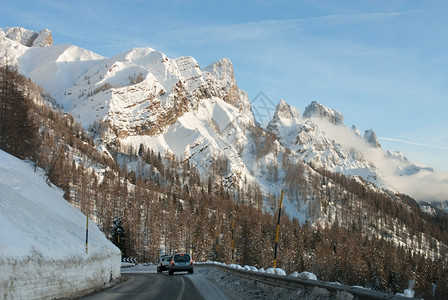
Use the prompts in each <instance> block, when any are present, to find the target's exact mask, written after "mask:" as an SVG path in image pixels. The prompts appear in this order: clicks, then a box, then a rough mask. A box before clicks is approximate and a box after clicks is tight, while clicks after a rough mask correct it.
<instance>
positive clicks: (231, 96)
mask: <svg viewBox="0 0 448 300" xmlns="http://www.w3.org/2000/svg"><path fill="white" fill-rule="evenodd" d="M203 76H204V79H205V80H206V81H207V83H208V86H209V89H210V93H211V94H212V95H213V96H215V97H218V98H220V99H223V100H224V101H226V102H227V103H229V104H230V105H232V106H234V107H236V108H238V109H239V110H240V111H242V112H244V113H250V114H251V112H250V102H249V98H248V96H247V94H246V92H245V91H242V90H240V89H239V88H238V85H237V83H236V80H235V76H234V72H233V64H232V62H231V61H230V59H228V58H223V59H220V60H218V61H217V62H215V63H213V64H211V65H209V66H207V67H205V68H203Z"/></svg>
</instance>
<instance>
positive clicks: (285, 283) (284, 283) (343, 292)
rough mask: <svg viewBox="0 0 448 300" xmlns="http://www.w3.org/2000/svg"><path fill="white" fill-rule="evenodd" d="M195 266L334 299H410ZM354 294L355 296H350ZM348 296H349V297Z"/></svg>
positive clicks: (295, 279) (350, 287) (375, 292)
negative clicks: (324, 293) (323, 292)
mask: <svg viewBox="0 0 448 300" xmlns="http://www.w3.org/2000/svg"><path fill="white" fill-rule="evenodd" d="M195 267H211V268H216V269H220V270H222V271H225V272H228V273H231V274H233V275H236V276H239V277H242V278H246V279H250V280H255V281H257V282H259V283H262V284H267V285H272V286H276V287H283V288H286V289H290V290H297V289H300V290H305V291H308V292H311V293H313V292H319V293H320V294H322V291H324V290H326V291H328V292H327V294H328V296H329V297H334V299H341V298H345V299H350V298H351V299H354V300H355V299H367V300H370V299H371V300H386V299H387V300H390V299H393V300H405V299H407V300H409V298H407V297H404V296H399V295H392V294H386V293H382V292H378V291H373V290H369V289H365V288H362V287H356V286H346V285H342V284H337V283H329V282H323V281H319V280H309V279H301V278H295V277H290V276H282V275H275V274H269V273H264V272H256V271H248V270H242V269H236V268H231V267H229V266H225V265H219V264H211V263H200V264H196V265H195ZM350 295H351V296H353V297H350ZM347 296H348V297H347Z"/></svg>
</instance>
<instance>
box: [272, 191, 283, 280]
mask: <svg viewBox="0 0 448 300" xmlns="http://www.w3.org/2000/svg"><path fill="white" fill-rule="evenodd" d="M282 203H283V190H282V193H281V195H280V204H279V206H278V220H277V230H276V234H275V250H274V272H275V268H276V267H277V247H278V235H279V232H280V215H281V213H282Z"/></svg>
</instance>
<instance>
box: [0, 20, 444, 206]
mask: <svg viewBox="0 0 448 300" xmlns="http://www.w3.org/2000/svg"><path fill="white" fill-rule="evenodd" d="M50 41H51V33H50V32H49V31H48V30H45V31H42V32H41V33H39V34H37V33H32V32H30V31H27V30H25V29H21V28H12V29H11V28H10V29H0V46H1V47H0V57H1V58H3V60H4V59H6V58H8V59H9V60H10V61H9V63H14V64H17V66H18V68H19V71H20V72H21V73H23V74H24V75H25V76H28V77H30V78H31V79H32V80H33V81H34V82H36V83H38V84H40V85H42V86H43V88H44V89H45V90H46V91H47V92H48V93H50V94H51V96H52V97H53V98H54V99H56V101H57V102H58V103H59V104H60V105H61V106H62V107H63V109H64V111H65V112H68V113H71V114H72V115H73V116H74V117H75V119H77V120H78V121H79V122H80V123H81V124H82V125H83V126H84V128H85V129H89V130H90V131H91V132H95V133H101V135H98V138H97V141H96V143H97V147H98V148H99V149H100V148H101V149H107V148H108V147H111V146H112V145H115V144H117V141H119V144H120V145H121V146H122V147H128V148H132V149H135V151H136V149H138V148H139V147H140V145H143V146H144V147H145V148H151V149H153V150H154V151H155V152H159V153H161V154H164V155H165V156H171V157H176V158H177V159H178V160H180V161H187V160H188V162H189V163H190V165H193V166H195V167H196V168H198V169H199V171H200V173H201V175H202V176H203V177H206V176H207V172H209V170H210V167H211V166H212V164H213V163H214V162H215V161H216V160H218V159H224V161H225V162H226V163H225V165H226V167H225V168H224V169H223V171H222V174H221V175H222V178H223V184H224V185H225V186H228V187H229V186H234V187H235V188H237V187H242V186H243V185H245V184H247V183H249V184H251V185H253V186H257V187H259V188H260V190H261V191H262V192H263V193H264V194H268V193H270V194H273V195H278V194H279V193H280V190H281V189H283V188H284V184H283V181H284V179H285V178H286V175H287V174H286V173H285V171H284V170H282V168H283V167H284V166H283V162H282V161H284V158H285V157H286V156H288V159H289V160H290V161H292V162H295V163H298V162H305V163H308V164H313V166H317V167H321V168H324V169H327V170H330V171H333V172H340V173H343V174H345V175H349V176H359V177H361V178H363V179H364V180H366V181H368V182H371V183H373V184H375V185H376V186H378V187H379V188H387V189H391V190H394V191H398V192H402V193H407V194H410V195H411V196H413V197H415V198H416V199H418V200H426V201H431V200H441V201H443V200H447V199H448V195H447V194H446V191H447V190H448V183H447V182H448V175H447V174H445V173H441V172H435V171H434V170H433V169H431V168H428V167H421V166H417V165H416V164H413V163H411V162H409V160H408V159H406V157H405V156H404V155H403V154H401V153H397V152H390V151H386V150H383V149H382V148H381V146H380V145H379V143H378V140H377V138H376V134H375V132H374V131H373V130H367V131H366V133H365V135H364V137H361V136H360V135H359V134H357V133H356V131H354V130H351V129H349V128H347V127H346V126H345V125H344V123H343V116H342V114H341V113H340V112H338V111H336V110H334V109H330V108H326V107H324V106H322V105H320V104H318V103H317V102H315V101H313V102H312V103H311V104H310V105H309V106H308V107H307V108H306V109H305V112H304V114H303V116H302V117H300V115H299V113H298V111H297V110H296V108H294V107H292V106H290V105H288V104H287V103H286V102H285V101H284V100H282V101H280V102H279V104H278V106H277V109H276V112H275V114H274V116H273V119H272V120H271V121H270V122H269V124H268V126H267V128H266V130H262V129H261V128H259V127H257V125H256V122H255V119H254V115H253V113H252V111H251V105H250V101H249V98H248V96H247V94H246V93H245V92H244V91H243V90H241V89H239V87H238V86H237V83H236V80H235V78H234V74H233V66H232V63H231V62H230V60H229V59H221V60H219V61H217V62H215V63H213V64H211V65H209V66H207V67H205V68H201V67H200V66H199V63H198V62H197V61H196V60H195V59H194V58H192V57H179V58H168V57H167V56H166V55H165V54H163V53H161V52H158V51H156V50H153V49H151V48H137V49H132V50H129V51H127V52H125V53H122V54H119V55H116V56H114V57H110V58H106V57H102V56H100V55H98V54H95V53H93V52H91V51H88V50H85V49H82V48H79V47H76V46H73V45H52V44H51V42H50ZM422 182H425V183H427V184H424V185H422ZM415 187H418V188H417V189H416V188H415ZM295 201H296V199H286V203H288V202H289V203H293V202H295ZM290 209H294V208H293V207H292V206H291V207H290ZM293 214H296V213H293Z"/></svg>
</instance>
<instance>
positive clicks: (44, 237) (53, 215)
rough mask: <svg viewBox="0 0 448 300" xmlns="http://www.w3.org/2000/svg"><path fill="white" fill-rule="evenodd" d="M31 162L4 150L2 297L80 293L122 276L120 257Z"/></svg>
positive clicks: (0, 180)
mask: <svg viewBox="0 0 448 300" xmlns="http://www.w3.org/2000/svg"><path fill="white" fill-rule="evenodd" d="M62 196H63V192H62V191H61V190H59V189H56V188H53V187H50V186H49V185H48V184H47V183H46V182H45V176H44V174H43V172H41V171H39V170H38V171H37V172H34V171H33V167H32V165H31V164H30V163H27V162H24V161H21V160H19V159H17V158H15V157H13V156H11V155H9V154H7V153H5V152H3V151H0V228H1V232H2V238H1V239H0V269H1V270H2V271H1V272H0V297H1V298H3V299H53V298H65V297H71V296H75V295H79V293H80V292H82V291H89V290H93V289H96V288H99V287H101V286H103V285H104V284H105V283H107V282H109V281H110V280H112V279H115V278H118V277H120V265H121V253H120V251H119V250H118V248H116V247H115V246H114V245H113V244H112V243H111V242H109V241H108V240H107V239H106V238H105V236H104V234H103V233H101V232H100V231H99V229H98V228H97V227H96V226H95V224H93V223H92V222H89V247H88V253H87V254H86V248H85V235H86V217H85V216H84V215H83V214H82V213H81V212H80V211H79V210H77V209H76V208H74V207H73V206H71V205H70V204H69V203H68V202H67V201H65V200H64V199H63V197H62Z"/></svg>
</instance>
